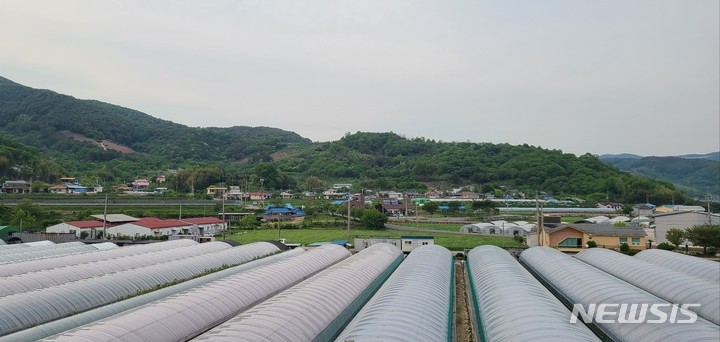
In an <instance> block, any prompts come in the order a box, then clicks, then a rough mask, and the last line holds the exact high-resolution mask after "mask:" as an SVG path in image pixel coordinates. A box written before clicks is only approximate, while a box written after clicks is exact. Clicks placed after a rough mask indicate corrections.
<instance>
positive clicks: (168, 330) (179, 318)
mask: <svg viewBox="0 0 720 342" xmlns="http://www.w3.org/2000/svg"><path fill="white" fill-rule="evenodd" d="M350 254H351V253H350V252H349V251H348V250H347V249H345V248H344V247H342V246H339V245H326V246H322V247H319V248H317V249H313V250H312V251H309V252H305V253H302V254H300V255H298V256H296V257H293V258H289V259H286V260H282V261H279V262H276V263H273V264H270V265H266V266H262V267H258V268H254V269H251V270H249V271H246V272H243V273H240V274H237V275H234V276H230V277H227V278H224V279H220V280H217V281H214V282H212V283H209V284H205V285H203V286H202V287H196V288H193V289H190V290H188V291H185V292H183V293H180V294H177V295H174V296H171V297H169V298H166V299H163V300H160V301H157V302H154V303H151V304H148V305H145V306H143V307H140V308H138V309H137V310H133V311H130V312H128V313H126V314H122V315H116V316H113V317H111V318H109V319H107V320H104V321H101V322H97V323H95V324H91V325H88V326H85V327H82V328H80V329H78V330H76V331H72V332H69V333H66V334H63V335H60V336H55V337H53V338H51V339H49V341H73V342H82V341H87V342H100V341H138V342H140V341H153V342H162V341H168V342H170V341H186V340H189V339H190V338H192V337H195V336H197V335H199V334H201V333H203V332H205V331H207V330H208V329H210V328H212V327H214V326H216V325H218V324H220V323H222V322H224V321H226V320H228V319H230V318H232V317H233V316H235V315H237V314H239V313H240V312H242V311H245V310H247V309H249V308H251V307H252V306H253V305H255V304H257V303H259V302H261V301H263V300H265V299H266V298H268V297H270V296H272V295H274V294H276V293H278V292H280V291H283V290H284V289H286V288H288V287H290V286H293V285H295V284H297V283H298V282H300V281H302V280H304V279H307V278H308V277H310V276H312V275H313V274H315V273H317V272H320V271H322V270H323V269H325V268H327V267H329V266H331V265H333V264H335V263H337V262H339V261H341V260H343V259H345V258H347V257H349V256H350Z"/></svg>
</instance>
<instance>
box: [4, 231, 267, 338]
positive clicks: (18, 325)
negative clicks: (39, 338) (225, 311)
mask: <svg viewBox="0 0 720 342" xmlns="http://www.w3.org/2000/svg"><path fill="white" fill-rule="evenodd" d="M206 244H208V245H213V246H217V247H216V248H217V250H216V251H215V252H212V253H205V254H202V257H190V258H184V259H180V260H173V261H168V262H165V263H162V264H157V265H152V266H146V267H142V268H137V269H133V270H128V271H123V272H117V273H112V274H108V275H105V276H101V277H95V278H89V279H83V280H79V281H74V282H71V283H66V284H62V285H57V286H52V287H47V288H44V289H39V290H35V291H31V292H25V293H18V294H14V295H10V296H5V297H2V298H0V335H5V334H9V333H12V332H15V331H18V330H21V329H26V328H29V327H31V326H34V325H37V324H42V323H45V322H48V321H51V320H55V319H59V318H62V317H66V316H68V315H72V314H76V313H79V312H83V311H86V310H90V309H92V308H95V307H99V306H102V305H106V304H109V303H112V302H115V301H118V300H121V299H125V298H128V297H131V296H136V295H139V294H142V293H143V292H146V291H151V290H152V289H154V288H156V287H158V286H165V285H170V284H173V283H176V282H178V281H183V280H188V279H191V278H193V277H196V276H198V275H201V274H203V273H205V272H207V271H209V270H211V269H217V268H220V267H223V266H224V265H238V264H241V263H244V262H248V261H250V260H253V259H255V258H259V257H262V256H266V255H269V254H273V253H277V252H279V249H278V248H277V247H276V246H275V245H273V244H271V243H267V242H257V243H252V244H248V245H243V246H239V247H234V248H230V247H229V245H227V244H226V243H223V242H216V243H213V242H208V243H206Z"/></svg>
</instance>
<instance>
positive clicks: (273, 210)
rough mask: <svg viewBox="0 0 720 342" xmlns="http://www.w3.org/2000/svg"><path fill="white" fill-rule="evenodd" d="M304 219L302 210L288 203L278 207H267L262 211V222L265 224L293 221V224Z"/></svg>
mask: <svg viewBox="0 0 720 342" xmlns="http://www.w3.org/2000/svg"><path fill="white" fill-rule="evenodd" d="M304 217H305V211H304V210H302V209H300V208H295V207H293V206H292V205H291V204H289V203H288V204H285V205H280V206H278V205H267V206H265V211H263V220H264V221H265V222H279V221H283V222H287V221H293V223H300V222H302V220H303V218H304Z"/></svg>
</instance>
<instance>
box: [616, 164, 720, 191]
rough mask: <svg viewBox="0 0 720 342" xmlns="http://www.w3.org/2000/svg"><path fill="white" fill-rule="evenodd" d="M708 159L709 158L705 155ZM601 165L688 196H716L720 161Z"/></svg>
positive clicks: (719, 185) (719, 175) (719, 178)
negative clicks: (672, 187)
mask: <svg viewBox="0 0 720 342" xmlns="http://www.w3.org/2000/svg"><path fill="white" fill-rule="evenodd" d="M708 155H710V154H708ZM603 161H604V162H606V163H608V164H611V165H614V166H616V167H618V168H619V169H620V170H623V171H626V172H629V173H631V174H633V175H636V176H640V177H646V178H650V179H657V180H662V181H666V182H670V183H673V184H676V185H677V186H678V187H679V188H680V189H682V190H684V191H685V192H686V193H687V194H688V195H690V196H693V197H697V198H704V196H705V195H706V194H707V193H708V192H709V193H711V194H714V195H716V196H717V195H718V194H720V161H717V160H712V159H709V158H708V159H705V158H695V159H689V158H687V157H644V158H639V159H629V158H605V159H603Z"/></svg>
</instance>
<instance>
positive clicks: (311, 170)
mask: <svg viewBox="0 0 720 342" xmlns="http://www.w3.org/2000/svg"><path fill="white" fill-rule="evenodd" d="M198 115H202V113H198ZM2 136H7V138H8V139H7V141H6V142H5V143H3V142H2V141H0V147H3V146H5V147H6V148H0V157H4V158H5V159H4V160H3V159H0V171H2V172H3V173H2V174H0V177H6V179H7V177H16V176H19V177H20V178H23V179H26V180H28V179H33V180H35V181H38V180H42V181H45V182H56V181H57V180H58V177H59V176H74V177H79V178H81V179H84V180H92V181H93V182H96V181H97V182H100V183H103V184H128V182H130V181H132V180H133V179H138V178H147V179H154V177H156V176H158V175H163V176H167V180H168V184H167V187H168V188H170V189H175V190H176V191H177V192H180V193H184V192H189V191H194V192H197V191H198V190H200V189H205V188H206V187H208V186H210V185H214V184H223V183H224V184H230V185H232V184H234V185H238V184H241V182H243V183H248V182H249V183H251V184H252V186H253V187H255V188H256V189H257V188H259V187H260V186H262V187H264V188H265V189H266V190H271V189H272V190H286V189H294V190H298V191H299V190H307V189H308V188H310V187H311V184H313V186H312V188H313V189H319V188H322V185H323V183H325V185H327V184H328V183H330V182H350V183H353V186H354V187H355V186H357V187H359V188H364V189H376V190H385V189H388V190H398V191H418V192H420V191H423V190H426V189H428V188H431V187H433V188H434V187H438V188H448V187H449V186H454V187H457V186H461V187H462V186H466V185H469V186H471V187H472V188H475V189H476V191H479V192H480V191H481V192H483V193H486V192H490V193H493V194H498V196H502V195H503V194H506V193H511V194H516V195H517V196H522V195H519V194H520V193H524V194H526V195H527V196H532V194H534V193H537V192H546V193H548V194H551V195H556V196H565V197H573V196H575V195H578V196H582V197H584V198H585V199H586V200H587V201H588V202H587V203H594V202H593V201H597V200H601V199H610V200H613V201H621V202H626V203H636V202H638V201H644V200H645V198H647V197H648V196H652V198H653V199H657V200H660V201H666V202H669V201H671V200H675V201H676V203H681V202H682V201H684V200H686V199H687V197H686V196H685V195H684V194H683V193H681V192H679V191H678V190H677V189H676V188H675V187H674V186H673V185H672V184H670V183H666V182H657V181H652V180H649V179H645V178H639V177H635V176H632V175H630V174H628V173H625V172H621V171H620V170H618V169H617V168H616V167H614V166H611V165H607V164H604V163H603V162H601V161H600V160H599V159H598V158H597V157H596V156H594V155H592V154H589V153H586V154H584V155H582V156H576V155H575V154H572V153H563V152H562V151H560V150H548V149H543V148H541V147H535V146H528V145H527V144H523V145H519V146H513V145H509V144H492V143H472V142H442V141H439V142H437V141H435V140H431V139H425V138H414V139H407V138H405V137H403V136H401V135H399V134H396V133H393V132H386V133H367V132H357V133H354V134H347V135H345V136H344V137H343V138H341V139H339V140H337V141H332V142H318V143H313V142H312V141H310V140H309V139H306V138H304V137H301V136H300V135H298V134H297V133H294V132H290V131H285V130H282V129H278V128H270V127H246V126H235V127H229V128H217V127H208V128H198V127H187V126H184V125H181V124H177V123H173V122H170V121H167V120H161V119H157V118H154V117H152V116H150V115H148V114H145V113H142V112H139V111H136V110H132V109H128V108H124V107H121V106H116V105H112V104H108V103H103V102H100V101H95V100H79V99H76V98H73V97H71V96H67V95H62V94H58V93H55V92H53V91H50V90H40V89H33V88H29V87H26V86H23V85H20V84H17V83H15V82H12V81H10V80H7V79H4V78H0V137H2ZM17 144H24V145H27V147H28V148H27V149H25V150H27V151H36V152H37V158H35V157H33V158H17V157H16V156H15V154H13V153H15V151H17V150H18V148H16V147H14V146H21V145H17ZM28 153H31V152H28ZM45 160H47V161H49V162H45ZM53 163H57V164H53ZM26 164H27V165H26ZM23 165H26V166H27V167H24V166H23ZM43 165H44V167H43V168H42V169H41V168H38V167H37V166H43ZM3 167H4V169H3ZM18 168H19V170H21V171H22V172H21V173H18V172H15V171H14V170H15V169H18ZM41 170H44V173H40V171H41Z"/></svg>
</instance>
